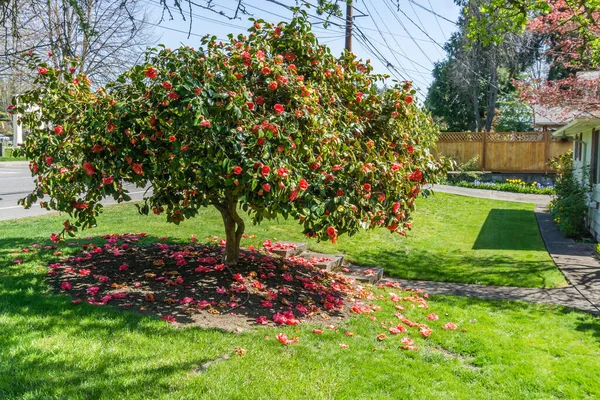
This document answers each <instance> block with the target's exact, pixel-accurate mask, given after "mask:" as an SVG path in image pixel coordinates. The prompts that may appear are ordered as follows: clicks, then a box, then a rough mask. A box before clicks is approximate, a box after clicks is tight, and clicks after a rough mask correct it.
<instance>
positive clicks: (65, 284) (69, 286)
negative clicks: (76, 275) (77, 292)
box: [60, 282, 73, 290]
mask: <svg viewBox="0 0 600 400" xmlns="http://www.w3.org/2000/svg"><path fill="white" fill-rule="evenodd" d="M60 288H61V289H62V290H71V289H73V285H72V284H71V283H69V282H62V283H61V284H60Z"/></svg>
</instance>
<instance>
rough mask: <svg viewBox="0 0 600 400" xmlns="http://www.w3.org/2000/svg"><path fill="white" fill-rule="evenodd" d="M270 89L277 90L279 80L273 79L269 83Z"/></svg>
mask: <svg viewBox="0 0 600 400" xmlns="http://www.w3.org/2000/svg"><path fill="white" fill-rule="evenodd" d="M269 90H277V82H275V81H273V82H271V83H269Z"/></svg>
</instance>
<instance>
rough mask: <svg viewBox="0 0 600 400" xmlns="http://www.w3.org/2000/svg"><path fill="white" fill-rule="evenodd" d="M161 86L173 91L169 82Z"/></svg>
mask: <svg viewBox="0 0 600 400" xmlns="http://www.w3.org/2000/svg"><path fill="white" fill-rule="evenodd" d="M161 85H162V87H163V88H164V89H165V90H171V89H173V85H171V82H169V81H164V82H163V83H162V84H161Z"/></svg>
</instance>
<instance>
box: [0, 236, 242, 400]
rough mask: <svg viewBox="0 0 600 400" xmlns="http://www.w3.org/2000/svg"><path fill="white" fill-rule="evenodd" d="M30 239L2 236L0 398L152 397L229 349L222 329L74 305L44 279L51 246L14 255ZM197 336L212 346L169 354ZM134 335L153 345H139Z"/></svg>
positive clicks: (30, 242) (67, 297) (0, 271)
mask: <svg viewBox="0 0 600 400" xmlns="http://www.w3.org/2000/svg"><path fill="white" fill-rule="evenodd" d="M34 242H35V240H33V241H32V240H25V239H13V238H11V239H0V320H2V323H1V329H0V332H1V333H0V398H25V397H30V398H86V399H87V398H100V397H104V398H117V397H121V396H124V395H125V394H126V393H131V394H135V396H137V397H146V398H152V397H153V396H155V395H156V393H168V392H170V391H171V389H172V384H173V382H172V379H173V376H185V375H187V374H189V373H190V372H191V371H192V370H194V369H195V368H196V367H198V366H199V365H201V364H203V363H205V362H207V361H209V360H213V359H217V358H219V357H221V356H222V355H223V353H224V352H227V353H228V352H230V351H231V349H224V348H223V347H222V346H223V344H221V343H222V342H224V341H223V340H220V339H219V338H222V337H224V336H228V335H231V333H229V332H225V331H223V330H219V329H214V328H209V329H203V328H193V329H173V328H172V327H170V326H168V325H167V324H165V323H162V322H160V323H159V322H158V321H155V320H154V321H153V320H152V319H149V318H147V317H145V316H143V315H139V314H136V313H133V312H122V311H120V310H118V309H117V308H113V307H97V306H91V305H88V304H85V303H83V304H78V305H75V304H72V303H71V297H70V296H68V295H64V294H56V293H54V292H52V291H51V290H50V289H49V287H48V284H47V281H46V279H45V272H46V268H45V266H46V265H47V263H48V262H50V261H54V260H55V259H56V258H57V256H54V255H53V252H54V251H55V250H54V249H50V250H47V251H34V252H30V253H17V254H14V253H13V250H12V249H21V248H24V247H28V246H31V244H32V243H34ZM39 242H42V240H40V241H39ZM72 250H74V249H72ZM65 252H68V251H67V250H65ZM16 258H22V259H24V260H25V261H26V262H27V263H28V264H27V265H25V264H13V263H12V260H13V259H16ZM29 263H31V264H29ZM32 264H33V266H32ZM37 264H39V265H40V266H43V269H42V270H41V271H40V272H39V273H38V272H35V271H36V268H35V265H37ZM198 336H201V337H202V338H203V340H206V341H207V343H212V344H211V345H207V346H203V348H201V349H200V351H198V349H196V351H195V352H194V354H193V357H190V356H186V357H181V358H178V357H173V356H172V355H173V353H174V352H177V351H182V350H184V349H185V348H186V346H185V343H186V342H189V341H190V340H194V339H196V340H197V338H198ZM138 341H145V342H146V343H147V344H149V345H152V346H156V348H154V349H152V348H145V349H139V348H138V347H139V346H140V343H139V342H138ZM116 342H117V343H116ZM119 342H120V343H119ZM225 342H226V341H225ZM88 346H89V349H88ZM130 349H131V351H129V350H130ZM202 350H204V351H202ZM160 354H164V356H158V355H160Z"/></svg>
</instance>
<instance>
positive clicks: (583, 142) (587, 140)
mask: <svg viewBox="0 0 600 400" xmlns="http://www.w3.org/2000/svg"><path fill="white" fill-rule="evenodd" d="M553 136H556V137H571V138H573V165H574V167H575V169H576V171H580V178H581V171H583V168H584V167H586V166H587V167H589V180H590V186H591V187H592V191H591V192H590V198H589V207H588V215H587V221H588V224H589V230H590V233H591V234H592V235H593V236H594V238H595V239H596V240H600V208H599V205H600V117H598V116H596V115H594V114H591V113H585V114H579V115H576V116H573V117H572V118H571V121H570V122H569V123H568V124H567V125H565V126H563V127H562V128H560V129H558V130H556V131H555V132H554V133H553Z"/></svg>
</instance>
